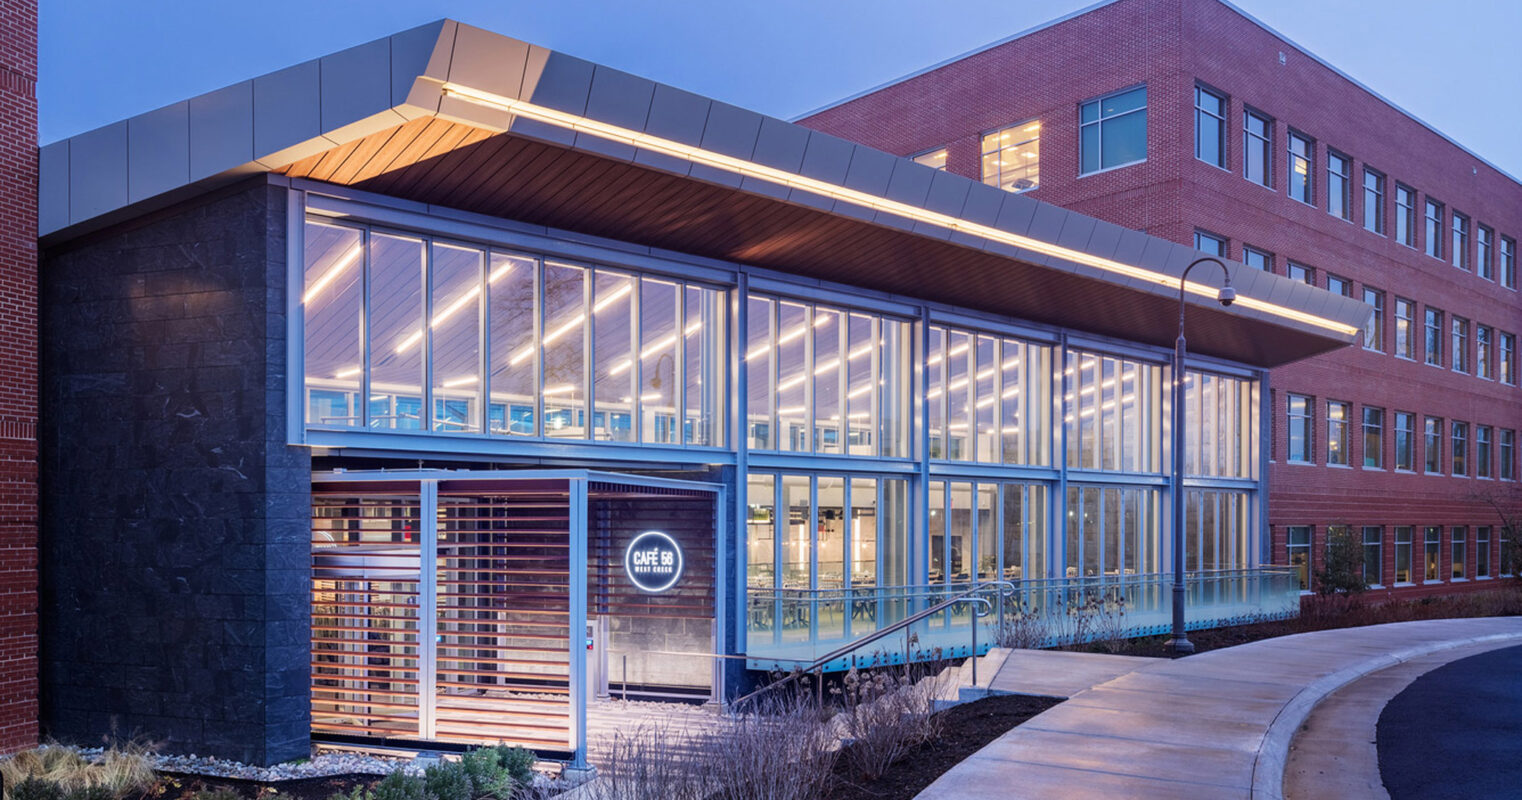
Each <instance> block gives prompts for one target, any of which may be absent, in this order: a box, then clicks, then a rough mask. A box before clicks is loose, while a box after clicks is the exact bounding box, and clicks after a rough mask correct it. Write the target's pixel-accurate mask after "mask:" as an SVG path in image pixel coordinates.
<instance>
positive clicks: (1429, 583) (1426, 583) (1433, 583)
mask: <svg viewBox="0 0 1522 800" xmlns="http://www.w3.org/2000/svg"><path fill="white" fill-rule="evenodd" d="M1440 583H1442V581H1422V585H1423V586H1434V585H1436V584H1440Z"/></svg>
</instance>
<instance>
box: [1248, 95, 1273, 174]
mask: <svg viewBox="0 0 1522 800" xmlns="http://www.w3.org/2000/svg"><path fill="white" fill-rule="evenodd" d="M1273 166H1274V123H1273V121H1272V120H1270V119H1269V118H1268V117H1265V116H1263V115H1261V114H1257V113H1254V112H1252V111H1246V112H1243V115H1242V177H1244V178H1246V179H1248V180H1250V181H1252V182H1253V183H1256V184H1259V185H1261V186H1269V187H1272V186H1273V185H1274V184H1273V180H1274V179H1273V174H1274V169H1273Z"/></svg>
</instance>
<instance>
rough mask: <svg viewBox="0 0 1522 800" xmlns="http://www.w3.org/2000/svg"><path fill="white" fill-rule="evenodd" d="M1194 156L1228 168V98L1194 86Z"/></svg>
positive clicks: (1208, 162)
mask: <svg viewBox="0 0 1522 800" xmlns="http://www.w3.org/2000/svg"><path fill="white" fill-rule="evenodd" d="M1194 157H1195V158H1198V159H1199V160H1201V161H1204V162H1205V163H1207V164H1213V165H1215V166H1217V167H1220V168H1222V169H1225V168H1226V98H1225V97H1222V96H1221V95H1219V94H1216V93H1215V92H1212V91H1210V90H1209V89H1206V88H1205V87H1203V86H1196V87H1194Z"/></svg>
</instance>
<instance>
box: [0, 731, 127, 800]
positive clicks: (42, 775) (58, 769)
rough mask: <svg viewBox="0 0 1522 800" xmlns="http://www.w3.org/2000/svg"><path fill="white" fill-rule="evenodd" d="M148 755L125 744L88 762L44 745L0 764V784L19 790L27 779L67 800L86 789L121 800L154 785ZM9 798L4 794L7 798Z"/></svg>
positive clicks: (76, 752) (63, 749)
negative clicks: (43, 783) (51, 786)
mask: <svg viewBox="0 0 1522 800" xmlns="http://www.w3.org/2000/svg"><path fill="white" fill-rule="evenodd" d="M150 752H151V751H150V749H149V747H148V746H146V745H143V744H140V743H136V742H128V743H124V744H116V745H113V746H111V747H108V748H106V750H105V752H103V753H101V754H100V755H99V756H97V757H95V758H93V759H90V758H86V757H85V756H84V755H82V754H81V753H80V752H79V750H78V748H74V747H65V746H62V745H56V744H54V745H44V746H42V747H38V748H34V749H32V750H23V751H21V752H20V753H17V754H15V755H13V756H11V757H10V758H7V759H4V760H3V761H0V780H3V782H4V785H6V786H19V785H20V784H21V783H22V782H24V781H26V780H27V779H28V778H38V779H40V780H43V781H47V782H49V783H53V784H55V785H57V786H58V788H59V790H60V791H61V792H63V794H64V796H65V797H66V798H67V797H69V796H70V795H72V794H74V793H77V792H81V791H83V790H86V789H88V790H91V791H92V792H94V791H96V790H99V792H100V793H99V794H98V795H97V796H101V797H105V798H108V800H109V799H114V798H120V797H124V796H126V795H128V794H135V793H141V792H144V791H146V790H147V789H148V787H149V786H152V785H153V782H154V775H153V768H152V767H151V766H150V765H149V760H148V755H149V753H150ZM10 796H11V793H10V792H9V791H7V792H6V797H7V798H9V797H10ZM80 800H90V798H88V797H82V798H81V799H80Z"/></svg>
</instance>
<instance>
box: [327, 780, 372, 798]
mask: <svg viewBox="0 0 1522 800" xmlns="http://www.w3.org/2000/svg"><path fill="white" fill-rule="evenodd" d="M371 797H372V795H371V792H370V787H369V786H366V785H365V784H363V783H360V784H355V785H354V786H353V787H351V788H350V789H349V791H347V792H337V793H335V794H331V795H328V800H371Z"/></svg>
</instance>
